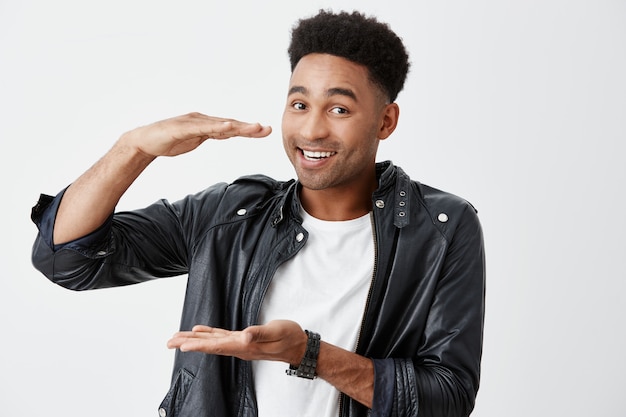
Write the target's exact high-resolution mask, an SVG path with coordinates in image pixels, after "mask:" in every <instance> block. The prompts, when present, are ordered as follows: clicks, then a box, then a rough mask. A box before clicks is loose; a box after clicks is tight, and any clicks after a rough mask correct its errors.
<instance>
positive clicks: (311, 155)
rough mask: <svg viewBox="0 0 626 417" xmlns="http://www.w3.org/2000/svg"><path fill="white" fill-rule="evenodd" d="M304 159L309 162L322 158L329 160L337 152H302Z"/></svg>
mask: <svg viewBox="0 0 626 417" xmlns="http://www.w3.org/2000/svg"><path fill="white" fill-rule="evenodd" d="M302 153H303V154H304V157H305V158H306V159H308V160H317V159H322V158H328V157H329V156H333V155H334V154H335V153H336V152H311V151H305V150H304V149H303V150H302Z"/></svg>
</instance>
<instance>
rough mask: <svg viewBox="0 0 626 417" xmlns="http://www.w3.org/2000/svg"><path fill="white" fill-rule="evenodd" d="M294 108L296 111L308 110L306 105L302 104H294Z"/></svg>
mask: <svg viewBox="0 0 626 417" xmlns="http://www.w3.org/2000/svg"><path fill="white" fill-rule="evenodd" d="M292 106H293V108H294V109H296V110H305V109H306V106H305V105H304V103H300V102H297V103H293V104H292Z"/></svg>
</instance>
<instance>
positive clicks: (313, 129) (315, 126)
mask: <svg viewBox="0 0 626 417" xmlns="http://www.w3.org/2000/svg"><path fill="white" fill-rule="evenodd" d="M302 116H303V117H302V119H301V120H300V122H301V125H300V136H301V137H302V138H303V139H305V140H308V141H311V142H313V141H317V140H321V139H325V138H326V137H328V132H329V128H328V121H327V120H326V117H324V113H323V112H322V111H317V110H311V111H308V112H307V113H306V114H303V115H302Z"/></svg>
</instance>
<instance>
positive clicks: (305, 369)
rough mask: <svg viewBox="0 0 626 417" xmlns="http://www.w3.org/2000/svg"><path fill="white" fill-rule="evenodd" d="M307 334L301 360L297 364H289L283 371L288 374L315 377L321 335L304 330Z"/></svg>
mask: <svg viewBox="0 0 626 417" xmlns="http://www.w3.org/2000/svg"><path fill="white" fill-rule="evenodd" d="M305 334H306V335H307V343H306V349H305V351H304V355H303V357H302V360H301V361H300V363H299V364H298V365H292V364H290V365H289V369H287V370H286V371H285V372H286V373H287V375H290V376H298V377H301V378H306V379H315V378H316V377H317V372H316V371H317V358H318V356H319V353H320V340H321V337H320V335H319V334H318V333H315V332H312V331H309V330H305Z"/></svg>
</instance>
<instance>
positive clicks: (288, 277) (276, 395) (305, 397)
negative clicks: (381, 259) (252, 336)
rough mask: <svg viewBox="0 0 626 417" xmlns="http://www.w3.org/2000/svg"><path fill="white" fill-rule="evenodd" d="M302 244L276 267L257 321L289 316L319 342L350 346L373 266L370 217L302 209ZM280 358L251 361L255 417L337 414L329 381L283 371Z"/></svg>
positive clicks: (335, 394)
mask: <svg viewBox="0 0 626 417" xmlns="http://www.w3.org/2000/svg"><path fill="white" fill-rule="evenodd" d="M302 215H303V219H304V221H303V226H304V228H305V229H306V230H307V231H308V232H309V238H308V240H307V243H306V245H305V246H304V247H303V248H302V249H301V250H300V252H299V253H298V254H297V255H296V256H295V257H293V258H292V259H290V260H288V261H287V262H285V263H284V264H283V265H281V266H280V267H279V268H278V270H277V271H276V274H275V275H274V279H273V280H272V283H271V285H270V287H269V289H268V292H267V294H266V296H265V299H264V300H263V304H262V306H261V312H260V316H259V323H267V322H268V321H270V320H274V319H287V320H293V321H295V322H297V323H299V324H300V326H302V328H303V329H306V330H311V331H314V332H316V333H319V334H320V335H321V338H322V340H324V341H326V342H328V343H331V344H333V345H336V346H340V347H342V348H344V349H347V350H351V351H354V349H355V348H356V341H357V337H358V333H359V331H360V328H361V321H362V318H363V313H364V310H365V304H366V299H367V294H368V291H369V288H370V283H371V281H372V274H373V269H374V237H373V232H372V223H371V219H370V215H365V216H362V217H359V218H358V219H354V220H348V221H324V220H319V219H316V218H314V217H312V216H310V215H309V214H307V213H305V212H303V213H302ZM288 367H289V365H288V364H286V363H284V362H273V361H253V363H252V369H253V373H254V383H255V388H256V396H257V400H258V405H259V417H282V416H285V417H293V416H298V417H324V416H328V417H334V416H336V415H337V413H338V399H339V391H338V390H337V389H335V388H334V387H333V386H332V385H330V384H329V383H327V382H326V381H324V380H322V379H320V378H317V379H314V380H308V379H305V378H298V377H294V376H289V375H286V374H285V369H287V368H288Z"/></svg>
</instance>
